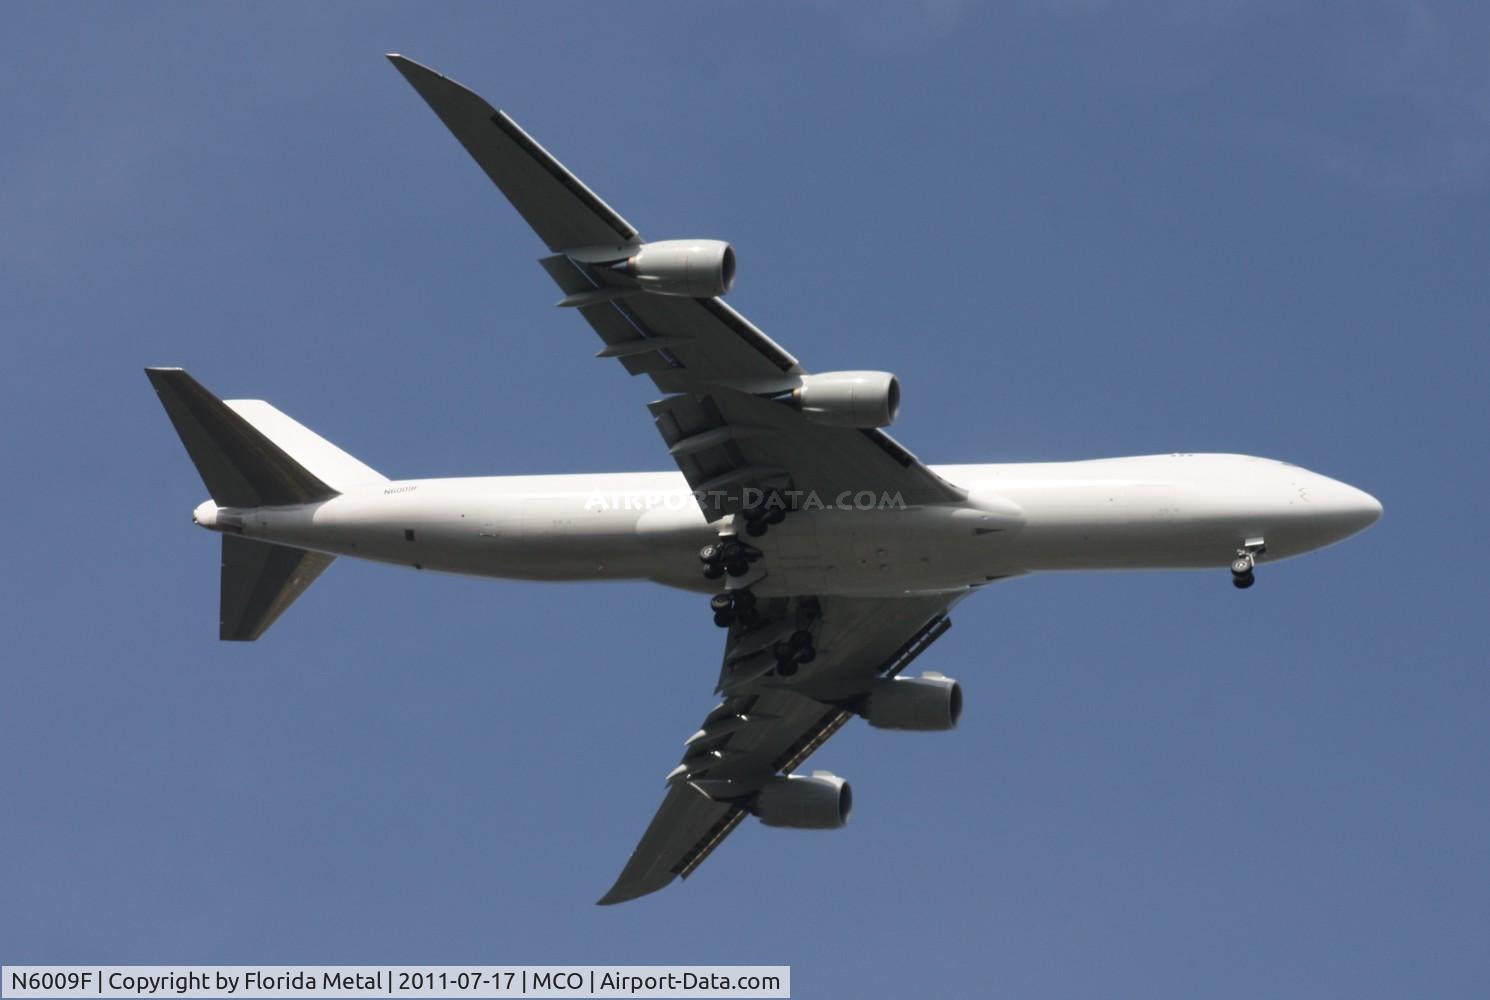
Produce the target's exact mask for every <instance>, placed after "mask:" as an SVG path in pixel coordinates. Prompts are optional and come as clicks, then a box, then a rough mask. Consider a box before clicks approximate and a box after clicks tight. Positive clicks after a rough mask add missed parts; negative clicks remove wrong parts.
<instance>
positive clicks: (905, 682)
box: [860, 673, 962, 732]
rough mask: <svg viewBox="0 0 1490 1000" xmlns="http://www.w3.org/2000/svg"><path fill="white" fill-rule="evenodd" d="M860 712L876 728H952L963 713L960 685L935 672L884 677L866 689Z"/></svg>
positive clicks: (923, 730)
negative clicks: (913, 675) (910, 675)
mask: <svg viewBox="0 0 1490 1000" xmlns="http://www.w3.org/2000/svg"><path fill="white" fill-rule="evenodd" d="M860 714H861V715H863V716H864V718H865V720H866V721H867V722H868V723H869V724H870V725H871V726H874V727H876V728H878V729H912V730H919V731H921V732H939V731H942V730H946V729H951V728H953V727H954V726H956V725H957V720H958V719H959V718H961V716H962V685H960V684H958V683H957V682H956V681H954V680H953V679H952V678H950V677H944V676H943V675H941V674H935V673H926V674H922V675H921V676H920V677H884V678H881V679H880V680H878V681H875V683H874V686H873V687H871V688H870V689H869V694H868V695H867V696H866V697H865V699H864V707H863V711H862V712H861V713H860Z"/></svg>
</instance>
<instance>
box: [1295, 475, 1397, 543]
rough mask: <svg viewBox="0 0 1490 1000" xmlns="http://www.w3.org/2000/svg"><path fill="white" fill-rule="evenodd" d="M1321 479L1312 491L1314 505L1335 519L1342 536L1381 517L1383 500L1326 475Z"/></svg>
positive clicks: (1362, 528) (1336, 526) (1335, 525)
mask: <svg viewBox="0 0 1490 1000" xmlns="http://www.w3.org/2000/svg"><path fill="white" fill-rule="evenodd" d="M1319 479H1320V482H1319V483H1318V484H1316V487H1315V489H1313V490H1311V491H1310V492H1311V494H1313V495H1312V496H1311V497H1310V499H1311V505H1312V506H1314V507H1315V509H1316V510H1317V511H1318V512H1319V513H1321V514H1323V515H1324V516H1326V517H1327V518H1328V519H1329V520H1330V521H1331V522H1333V524H1332V526H1333V527H1334V528H1335V530H1336V531H1338V532H1340V536H1341V537H1342V538H1343V537H1345V536H1346V535H1353V534H1355V533H1356V532H1358V531H1362V530H1364V529H1366V528H1369V527H1370V526H1371V525H1373V524H1375V523H1376V522H1377V521H1378V520H1379V519H1380V518H1381V501H1380V500H1377V499H1376V498H1375V497H1374V496H1372V495H1371V494H1369V493H1367V492H1366V491H1365V490H1358V489H1356V488H1355V487H1354V486H1351V485H1350V484H1348V483H1342V482H1340V481H1338V480H1335V479H1330V478H1328V477H1326V476H1320V477H1319Z"/></svg>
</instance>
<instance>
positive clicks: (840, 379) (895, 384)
mask: <svg viewBox="0 0 1490 1000" xmlns="http://www.w3.org/2000/svg"><path fill="white" fill-rule="evenodd" d="M792 402H793V403H794V404H796V405H797V406H798V407H800V408H801V410H802V414H803V416H805V417H806V418H807V419H808V420H811V421H813V422H814V423H819V424H829V425H831V426H833V427H861V428H862V427H889V426H890V425H891V424H893V423H894V422H895V417H896V415H897V414H898V413H899V412H900V380H899V379H897V378H896V377H895V376H894V375H891V374H890V373H889V372H823V373H822V374H821V375H804V376H803V377H802V384H801V385H800V386H798V387H797V388H796V389H794V390H792Z"/></svg>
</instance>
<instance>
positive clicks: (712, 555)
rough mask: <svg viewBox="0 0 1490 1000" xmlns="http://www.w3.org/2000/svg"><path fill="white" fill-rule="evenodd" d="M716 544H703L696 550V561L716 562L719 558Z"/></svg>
mask: <svg viewBox="0 0 1490 1000" xmlns="http://www.w3.org/2000/svg"><path fill="white" fill-rule="evenodd" d="M719 548H720V547H719V546H718V545H705V546H704V547H703V548H701V549H699V550H698V561H699V562H702V563H712V562H718V561H719V559H720V552H719Z"/></svg>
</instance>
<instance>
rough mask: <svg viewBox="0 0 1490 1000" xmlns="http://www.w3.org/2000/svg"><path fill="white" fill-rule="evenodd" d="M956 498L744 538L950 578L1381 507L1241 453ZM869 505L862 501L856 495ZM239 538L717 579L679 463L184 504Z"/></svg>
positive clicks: (1176, 458) (819, 509)
mask: <svg viewBox="0 0 1490 1000" xmlns="http://www.w3.org/2000/svg"><path fill="white" fill-rule="evenodd" d="M935 471H936V473H937V474H938V475H940V476H942V477H943V478H944V479H946V480H948V481H949V482H951V483H953V484H955V485H957V486H959V487H962V488H963V489H965V490H966V491H967V493H968V499H967V501H966V502H964V503H960V504H947V505H928V506H916V507H904V508H901V509H894V508H890V509H885V508H876V507H875V506H874V504H875V503H877V502H878V501H875V500H872V498H871V497H869V496H868V495H865V496H863V497H856V496H847V495H845V496H840V497H823V498H813V499H812V500H811V501H809V502H808V503H807V505H806V509H799V510H796V511H793V512H792V513H791V514H790V515H789V516H788V517H787V518H786V520H785V521H784V522H783V523H781V524H780V525H777V526H775V527H772V528H771V529H770V531H769V533H768V534H767V535H766V537H764V538H761V539H759V540H758V541H757V542H756V543H755V544H757V545H758V547H759V548H760V549H761V550H762V551H763V552H764V553H765V559H764V560H763V561H762V565H763V566H764V574H765V575H764V577H763V578H760V579H758V580H755V581H753V582H752V586H753V589H754V590H755V591H756V592H757V593H759V594H761V595H762V596H765V595H771V594H819V595H826V594H845V595H863V596H889V595H895V594H906V593H927V592H949V591H957V590H964V589H966V588H968V587H973V586H978V585H981V584H983V583H986V582H987V581H989V580H990V579H997V578H1000V577H1006V576H1013V575H1017V574H1021V573H1028V572H1032V571H1038V570H1058V569H1143V568H1179V567H1222V566H1226V565H1227V564H1228V562H1229V561H1230V560H1231V559H1232V558H1233V557H1234V556H1235V555H1236V552H1237V549H1238V548H1239V547H1240V546H1241V545H1242V544H1243V543H1244V542H1245V541H1246V540H1248V539H1258V538H1261V539H1265V540H1266V546H1267V548H1266V551H1267V558H1268V559H1270V560H1271V559H1278V558H1286V557H1288V556H1294V555H1298V554H1300V553H1303V552H1307V551H1310V550H1311V549H1317V548H1321V547H1323V546H1325V545H1329V544H1332V543H1334V542H1338V541H1340V540H1341V539H1343V538H1346V537H1347V536H1349V535H1352V534H1354V533H1356V532H1357V531H1360V530H1361V529H1362V528H1364V527H1366V526H1367V525H1369V524H1371V523H1372V522H1374V521H1375V520H1376V519H1377V517H1379V516H1380V513H1381V506H1380V504H1378V503H1377V502H1376V500H1375V499H1373V498H1372V497H1371V496H1369V495H1368V494H1366V493H1363V492H1362V491H1360V490H1357V489H1355V488H1354V487H1351V486H1347V485H1345V484H1344V483H1340V482H1337V481H1335V480H1333V479H1329V478H1327V477H1325V476H1322V475H1319V474H1317V473H1313V472H1309V471H1308V470H1306V469H1302V468H1299V467H1297V466H1293V465H1289V464H1286V463H1283V462H1277V461H1273V460H1271V459H1263V458H1252V457H1249V456H1245V455H1156V456H1144V457H1137V458H1113V459H1099V460H1094V461H1082V462H1052V463H1038V464H1010V465H948V466H939V467H935ZM865 507H868V508H871V509H863V508H865ZM195 517H196V520H197V521H198V523H200V524H203V525H204V526H207V527H214V528H217V529H219V530H224V529H226V530H240V529H241V531H242V534H243V535H244V536H245V537H249V538H258V539H263V540H265V541H270V542H279V543H283V544H286V545H293V546H297V547H299V548H305V549H312V550H315V551H320V552H325V553H330V554H334V555H344V556H354V557H357V558H361V559H372V560H376V561H379V562H388V563H396V564H400V565H405V566H413V567H415V568H419V569H428V570H438V571H443V572H449V573H462V574H469V575H474V576H490V577H504V578H512V579H524V580H616V579H646V580H653V581H656V582H658V583H662V584H666V585H668V586H673V587H681V588H686V589H690V590H700V591H708V590H716V589H718V587H719V584H717V583H711V582H709V581H707V580H705V579H704V578H703V577H702V575H701V574H700V564H699V561H698V557H697V552H698V550H699V548H700V547H701V546H703V545H705V544H707V543H709V542H711V541H714V540H717V538H718V536H719V533H720V526H721V524H728V523H729V522H728V520H726V521H725V522H716V523H713V524H711V523H709V522H707V521H706V520H705V519H704V517H703V514H702V513H701V512H700V510H699V507H698V505H697V504H696V503H695V502H694V499H693V497H692V495H691V494H690V493H689V491H688V484H687V483H686V482H685V481H684V479H683V476H682V475H681V474H680V473H675V472H674V473H666V472H658V473H623V474H602V475H568V476H501V477H483V478H472V479H422V480H407V481H398V482H380V483H377V484H375V485H371V486H367V487H363V488H359V489H355V490H351V491H349V492H347V493H344V494H342V495H340V496H336V497H333V498H331V499H329V500H324V501H321V502H319V503H314V504H306V505H303V506H296V507H262V508H255V509H252V510H235V509H231V508H222V509H219V508H217V507H216V506H215V505H213V504H212V503H211V502H210V501H209V502H208V503H205V504H203V505H202V506H201V507H199V508H198V510H197V513H196V515H195Z"/></svg>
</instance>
